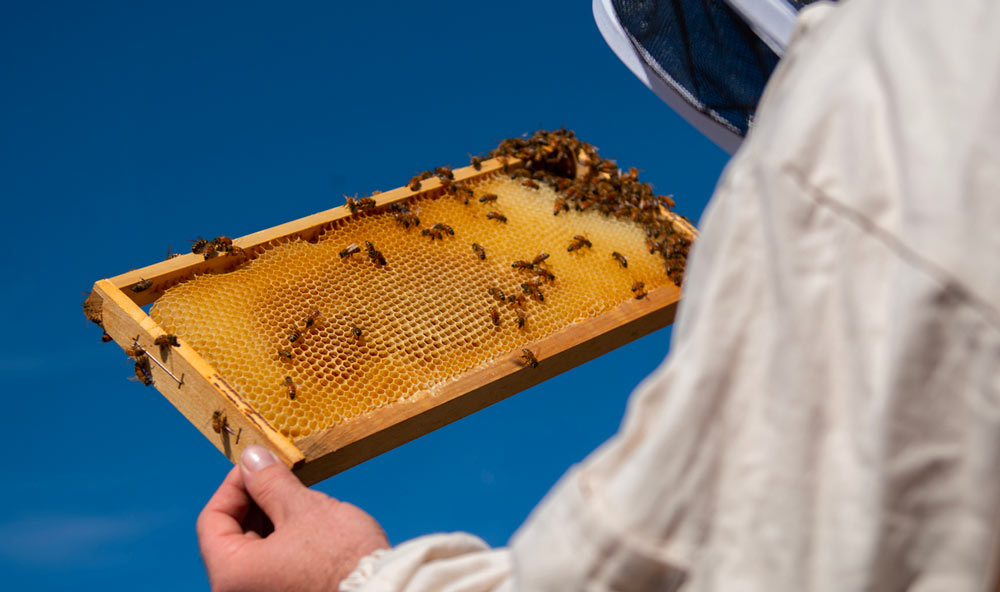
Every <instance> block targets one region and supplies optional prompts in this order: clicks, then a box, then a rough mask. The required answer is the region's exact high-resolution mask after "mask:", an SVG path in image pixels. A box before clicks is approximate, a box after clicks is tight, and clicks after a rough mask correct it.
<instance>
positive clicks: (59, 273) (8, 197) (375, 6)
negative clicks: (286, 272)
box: [0, 0, 727, 590]
mask: <svg viewBox="0 0 1000 592" xmlns="http://www.w3.org/2000/svg"><path fill="white" fill-rule="evenodd" d="M559 126H566V127H568V128H570V129H573V130H575V131H576V132H577V133H578V135H579V136H580V137H581V138H582V139H583V140H585V141H589V142H591V143H593V144H595V145H597V146H598V147H600V149H601V154H602V155H604V156H606V157H610V158H615V159H617V160H618V162H619V164H620V165H621V166H623V167H629V166H635V167H638V168H639V169H641V170H642V171H643V172H642V178H643V179H644V180H646V181H650V182H652V183H653V184H654V185H655V186H656V188H657V190H658V191H659V192H662V193H673V194H675V195H676V199H677V203H678V210H679V211H680V212H681V213H683V214H685V215H687V216H689V217H691V218H693V219H697V218H698V217H699V216H700V215H701V212H702V209H703V208H704V206H705V203H706V201H707V200H708V197H709V196H710V194H711V191H712V188H713V186H714V185H715V182H716V180H717V178H718V176H719V174H720V172H721V170H722V167H723V166H724V164H725V162H726V158H727V157H726V155H725V154H724V153H723V152H722V151H721V150H719V149H718V148H716V147H715V146H714V145H712V144H710V143H709V142H708V141H707V140H705V139H703V138H702V137H701V136H700V135H698V134H697V132H695V131H694V130H693V129H691V128H689V127H688V126H687V125H686V124H685V123H684V122H683V121H682V120H681V119H680V118H679V117H677V116H676V115H674V114H673V113H672V112H671V111H670V110H669V109H668V108H667V107H666V106H665V105H664V104H662V103H661V102H660V101H659V99H657V98H656V97H655V96H654V95H653V94H652V93H651V92H649V91H648V90H646V89H645V88H644V87H643V86H642V85H641V84H640V83H639V82H638V81H637V80H635V79H634V78H633V76H632V75H631V74H630V73H629V72H628V71H627V70H626V69H625V67H624V66H622V65H621V64H620V63H619V62H618V60H617V58H615V56H614V55H613V54H612V52H611V51H610V50H609V49H608V48H607V47H606V45H605V44H604V42H603V40H602V39H601V37H600V34H599V33H598V31H597V28H596V26H595V25H594V22H593V18H592V16H591V11H590V3H589V2H587V1H585V0H583V1H577V2H529V1H526V0H513V1H511V2H507V3H504V4H496V3H470V2H438V3H433V4H432V3H384V2H383V3H360V2H359V3H334V2H327V3H317V2H297V3H291V4H286V5H279V4H278V3H263V2H219V3H205V2H198V3H192V2H183V1H178V2H171V3H166V4H164V3H150V2H134V1H129V2H124V1H123V2H65V3H54V2H44V1H38V2H24V3H17V4H16V5H15V3H13V2H3V3H2V4H0V196H2V203H3V208H4V212H3V216H2V219H3V220H4V222H5V223H4V228H3V233H2V241H3V245H2V246H3V248H2V249H0V265H2V270H3V275H4V282H3V286H4V289H3V290H0V299H2V300H0V304H2V306H0V309H2V310H3V311H4V323H3V329H2V331H3V338H2V339H0V384H2V385H3V387H2V388H3V392H4V397H3V403H4V412H5V419H6V421H5V422H4V423H5V430H4V431H5V437H4V438H3V441H4V442H5V444H6V447H7V449H6V451H5V454H4V457H5V458H6V460H5V461H4V471H3V472H4V477H3V487H0V581H3V582H4V587H5V588H9V589H22V588H31V589H36V590H64V589H67V588H70V587H72V588H76V589H91V588H97V587H100V588H101V589H103V590H118V589H121V590H132V589H135V588H136V587H141V588H142V589H145V590H177V589H202V588H204V587H206V584H205V579H204V572H203V568H202V565H201V561H200V558H199V556H198V550H197V542H196V539H195V535H194V521H195V517H196V516H197V514H198V512H199V511H200V509H201V507H202V505H203V504H204V502H205V501H206V500H207V499H208V497H209V495H210V494H211V493H212V491H213V490H214V489H215V487H216V486H217V485H218V483H219V482H220V481H221V479H222V477H223V476H224V475H225V473H226V471H227V470H228V468H229V463H228V461H227V460H226V459H225V458H224V457H223V456H222V455H221V454H219V453H218V452H217V451H216V450H215V448H214V447H212V445H211V444H210V443H208V442H207V441H206V440H205V439H204V438H203V437H202V436H201V435H200V434H199V433H198V432H197V431H196V430H195V429H194V428H193V427H192V426H191V425H190V424H189V423H188V422H187V420H185V419H184V418H183V417H182V416H181V415H180V414H179V413H178V412H177V411H175V410H174V408H173V407H172V406H171V405H170V404H169V403H167V401H166V400H165V399H163V397H162V396H160V395H159V393H158V392H156V391H155V390H153V389H147V388H144V387H142V386H140V385H138V384H136V383H133V382H129V381H127V380H126V378H127V377H128V376H129V375H130V374H131V366H130V364H129V363H128V361H127V359H126V358H125V356H124V354H123V353H122V352H121V350H120V349H119V348H118V347H117V346H115V345H105V344H102V343H100V340H99V337H100V331H99V330H98V329H97V328H96V327H94V326H92V325H90V324H89V323H87V322H86V321H85V319H84V317H83V314H82V313H81V309H80V302H81V300H82V298H83V296H82V294H81V292H82V291H87V290H89V289H90V286H91V285H92V283H93V282H94V281H95V280H97V279H99V278H102V277H107V276H111V275H116V274H118V273H121V272H123V271H127V270H129V269H131V268H136V267H140V266H143V265H146V264H148V263H151V262H155V261H157V260H159V259H162V258H163V256H164V255H165V254H166V252H167V249H168V247H171V246H172V247H173V248H174V250H183V249H185V248H187V247H188V246H189V243H188V239H190V238H194V237H196V236H198V235H204V236H215V235H217V234H227V235H230V236H241V235H243V234H247V233H250V232H253V231H256V230H259V229H262V228H266V227H269V226H273V225H275V224H278V223H280V222H284V221H287V220H290V219H294V218H298V217H300V216H303V215H307V214H310V213H313V212H316V211H318V210H322V209H326V208H329V207H331V206H333V205H338V204H340V203H342V198H341V196H342V195H343V194H345V193H346V194H354V193H362V194H364V193H369V192H371V191H372V190H375V189H382V190H385V189H390V188H394V187H397V186H400V185H402V184H404V183H405V182H406V180H407V179H409V178H410V176H412V175H413V174H414V173H415V172H417V171H419V170H423V169H427V168H431V167H433V166H437V165H442V164H450V165H462V164H465V163H466V162H467V159H468V156H467V154H468V153H469V152H472V153H477V152H485V151H486V150H489V149H490V148H492V147H494V146H495V145H496V143H497V141H499V140H500V139H502V138H505V137H509V136H516V135H519V134H521V133H523V132H531V131H534V130H536V129H538V128H539V127H545V128H555V127H559ZM668 341H669V330H667V331H660V332H657V333H655V334H653V335H651V336H649V337H647V338H645V339H643V340H640V341H639V342H636V343H635V344H632V345H631V346H628V347H625V348H622V349H620V350H618V351H616V352H613V353H612V354H609V355H607V356H604V357H603V358H601V359H599V360H596V361H594V362H592V363H589V364H587V365H585V366H582V367H580V368H578V369H576V370H574V371H572V372H569V373H567V374H565V375H563V376H560V377H558V378H556V379H553V380H550V381H549V382H547V383H545V384H543V385H540V386H538V387H536V388H533V389H531V390H529V391H526V392H524V393H521V394H519V395H517V396H515V397H513V398H511V399H509V400H507V401H505V402H503V403H500V404H498V405H495V406H494V407H492V408H490V409H487V410H485V411H483V412H480V413H479V414H477V415H475V416H473V417H470V418H468V419H465V420H462V421H460V422H458V423H456V424H453V425H451V426H449V427H447V428H444V429H442V430H439V431H438V432H435V433H433V434H431V435H429V436H426V437H424V438H422V439H420V440H418V441H416V442H414V443H411V444H409V445H406V446H403V447H401V448H399V449H397V450H395V451H393V452H391V453H388V454H386V455H383V456H382V457H380V458H378V459H375V460H373V461H370V462H368V463H366V464H364V465H361V466H359V467H356V468H354V469H351V470H350V471H348V472H346V473H344V474H342V475H339V476H336V477H333V478H331V479H328V480H327V481H325V482H323V483H322V484H320V485H318V486H317V487H318V488H319V489H321V490H323V491H325V492H327V493H330V494H331V495H334V496H338V497H340V498H342V499H346V500H348V501H351V502H353V503H355V504H357V505H359V506H361V507H363V508H365V509H366V510H368V511H370V512H371V513H372V514H374V515H375V517H376V518H378V519H379V520H380V521H381V523H382V525H383V526H384V527H385V529H386V531H387V532H388V535H389V538H390V540H391V541H392V542H394V543H398V542H401V541H404V540H406V539H408V538H411V537H414V536H418V535H420V534H425V533H429V532H434V531H448V530H466V531H469V532H472V533H475V534H477V535H479V536H481V537H483V538H484V539H486V540H487V541H488V542H490V543H491V544H494V545H502V544H504V543H505V542H506V541H507V539H508V538H509V537H510V535H511V534H512V533H513V532H514V531H515V530H516V528H517V527H518V525H519V524H520V523H521V522H522V521H523V520H524V518H525V517H526V516H527V514H528V513H529V512H530V510H531V508H532V507H533V506H534V505H535V504H536V503H537V502H538V500H539V499H540V498H541V497H542V496H543V495H544V494H545V492H546V491H547V490H548V489H549V488H550V487H551V486H552V485H553V484H554V483H555V482H556V480H557V479H558V478H559V476H560V475H561V474H562V473H563V472H564V471H565V470H566V469H567V468H568V467H569V466H570V465H571V464H573V463H575V462H578V461H579V460H581V459H582V458H583V457H584V456H586V454H587V453H588V452H589V451H590V450H592V449H593V448H594V447H596V446H597V445H598V444H599V443H600V442H602V441H603V440H605V439H606V438H607V437H608V436H610V435H611V434H612V433H613V432H614V430H615V429H616V427H617V425H618V422H619V421H620V419H621V415H622V412H623V410H624V407H625V402H626V399H627V397H628V395H629V393H630V391H631V390H632V389H633V388H634V387H635V385H636V384H637V383H638V382H639V381H640V380H641V379H642V378H643V376H645V375H646V374H647V373H649V371H651V370H652V369H653V368H654V367H655V366H656V365H657V364H658V363H659V362H660V360H661V359H662V358H663V356H664V355H665V354H666V352H667V348H668Z"/></svg>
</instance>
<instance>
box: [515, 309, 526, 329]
mask: <svg viewBox="0 0 1000 592" xmlns="http://www.w3.org/2000/svg"><path fill="white" fill-rule="evenodd" d="M514 314H516V315H517V328H518V329H524V321H525V316H524V313H523V312H521V311H519V310H516V311H514Z"/></svg>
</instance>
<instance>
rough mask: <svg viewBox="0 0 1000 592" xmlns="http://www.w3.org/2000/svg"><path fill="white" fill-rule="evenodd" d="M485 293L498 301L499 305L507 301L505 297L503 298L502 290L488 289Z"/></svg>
mask: <svg viewBox="0 0 1000 592" xmlns="http://www.w3.org/2000/svg"><path fill="white" fill-rule="evenodd" d="M487 292H488V293H489V295H490V296H492V297H493V298H495V299H497V300H499V301H500V302H501V303H503V302H506V301H507V297H506V296H504V293H503V290H501V289H500V288H490V289H489V290H487Z"/></svg>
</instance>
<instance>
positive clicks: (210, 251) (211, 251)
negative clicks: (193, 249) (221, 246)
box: [201, 243, 219, 261]
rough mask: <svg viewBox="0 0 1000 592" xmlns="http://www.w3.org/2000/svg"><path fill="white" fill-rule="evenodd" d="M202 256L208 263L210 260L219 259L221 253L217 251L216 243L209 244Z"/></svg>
mask: <svg viewBox="0 0 1000 592" xmlns="http://www.w3.org/2000/svg"><path fill="white" fill-rule="evenodd" d="M201 254H202V256H203V257H204V258H205V260H206V261H207V260H209V259H215V258H216V257H218V256H219V251H217V250H216V249H215V243H208V244H207V245H205V250H204V251H202V253H201Z"/></svg>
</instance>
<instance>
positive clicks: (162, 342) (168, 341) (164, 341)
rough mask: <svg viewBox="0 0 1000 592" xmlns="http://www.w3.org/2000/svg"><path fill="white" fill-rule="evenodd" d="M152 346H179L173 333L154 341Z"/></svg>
mask: <svg viewBox="0 0 1000 592" xmlns="http://www.w3.org/2000/svg"><path fill="white" fill-rule="evenodd" d="M153 345H158V346H160V347H169V346H173V347H180V345H181V344H180V342H179V341H177V336H176V335H174V334H173V333H165V334H163V335H160V336H159V337H157V338H156V339H154V340H153Z"/></svg>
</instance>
